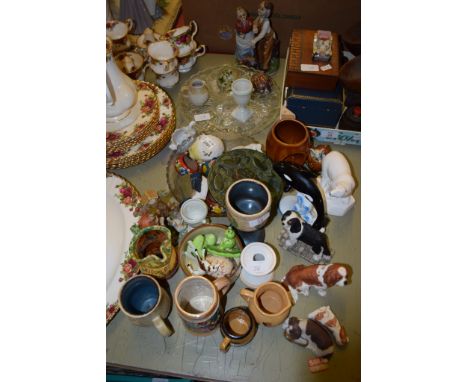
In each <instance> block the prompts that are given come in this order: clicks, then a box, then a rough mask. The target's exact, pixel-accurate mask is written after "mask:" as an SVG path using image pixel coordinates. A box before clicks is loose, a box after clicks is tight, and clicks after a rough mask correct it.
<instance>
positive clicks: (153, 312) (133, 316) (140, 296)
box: [119, 275, 174, 337]
mask: <svg viewBox="0 0 468 382" xmlns="http://www.w3.org/2000/svg"><path fill="white" fill-rule="evenodd" d="M119 305H120V310H121V311H122V312H123V313H124V314H125V315H126V316H127V317H128V318H129V320H130V321H131V322H132V323H133V324H135V325H138V326H152V325H154V327H155V328H156V329H157V330H158V331H159V332H160V333H161V335H163V336H165V337H167V336H170V335H171V334H172V333H173V332H174V331H173V330H172V329H171V328H170V327H169V326H168V325H167V324H166V323H165V322H164V320H165V319H166V318H167V316H168V314H169V311H170V309H171V298H170V297H169V295H168V294H167V292H166V291H165V290H164V289H163V288H161V286H160V285H159V283H158V282H157V281H156V280H155V279H153V278H152V277H150V276H147V275H137V276H134V277H132V278H131V279H129V280H127V281H126V282H125V284H124V285H123V286H122V288H121V289H120V292H119Z"/></svg>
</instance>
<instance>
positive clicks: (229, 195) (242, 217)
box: [225, 178, 271, 232]
mask: <svg viewBox="0 0 468 382" xmlns="http://www.w3.org/2000/svg"><path fill="white" fill-rule="evenodd" d="M225 204H226V210H227V216H228V218H229V220H231V222H232V224H233V225H234V227H235V228H236V229H238V230H240V231H244V232H253V231H256V230H258V229H260V228H262V227H263V226H265V225H266V223H267V221H268V218H269V217H270V210H271V193H270V190H268V187H267V186H265V185H264V184H263V183H262V182H259V181H258V180H256V179H248V178H246V179H240V180H238V181H236V182H234V183H232V184H231V185H230V186H229V188H228V189H227V191H226V197H225Z"/></svg>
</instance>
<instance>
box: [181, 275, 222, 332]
mask: <svg viewBox="0 0 468 382" xmlns="http://www.w3.org/2000/svg"><path fill="white" fill-rule="evenodd" d="M229 286H230V282H229V280H228V279H227V278H226V277H221V278H218V279H215V280H214V281H210V280H208V279H207V278H205V277H202V276H190V277H186V278H185V279H183V280H182V281H181V282H180V283H179V285H177V288H176V290H175V292H174V302H175V306H176V308H177V313H178V314H179V317H180V318H181V319H182V322H183V324H184V326H185V328H186V329H187V330H188V331H189V332H190V333H192V334H193V335H196V336H204V335H208V334H211V332H212V331H213V330H214V329H215V328H216V326H218V324H219V321H220V319H221V316H222V307H221V304H220V294H224V293H225V292H226V291H227V289H228V288H229Z"/></svg>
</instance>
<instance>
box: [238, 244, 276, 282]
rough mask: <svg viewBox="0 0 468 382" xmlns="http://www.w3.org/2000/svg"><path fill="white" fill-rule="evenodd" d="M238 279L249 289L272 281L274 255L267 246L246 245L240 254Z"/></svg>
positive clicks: (274, 262) (271, 249) (274, 263)
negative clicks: (240, 269)
mask: <svg viewBox="0 0 468 382" xmlns="http://www.w3.org/2000/svg"><path fill="white" fill-rule="evenodd" d="M241 264H242V271H241V274H240V279H241V280H242V282H243V283H244V284H245V285H246V286H247V287H249V288H253V289H255V288H257V287H258V286H259V285H260V284H262V283H264V282H267V281H271V280H273V276H274V273H273V270H274V269H275V266H276V254H275V251H274V250H273V248H271V247H270V246H269V245H268V244H265V243H260V242H255V243H250V244H249V245H247V246H246V247H245V248H244V249H243V250H242V253H241Z"/></svg>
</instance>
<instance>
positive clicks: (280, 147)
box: [266, 119, 311, 166]
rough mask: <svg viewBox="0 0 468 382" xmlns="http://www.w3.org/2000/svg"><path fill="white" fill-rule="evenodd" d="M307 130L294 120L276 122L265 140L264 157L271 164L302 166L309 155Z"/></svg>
mask: <svg viewBox="0 0 468 382" xmlns="http://www.w3.org/2000/svg"><path fill="white" fill-rule="evenodd" d="M310 146H311V145H310V136H309V130H308V129H307V127H306V126H304V124H303V123H301V122H299V121H297V120H295V119H285V120H281V121H278V122H276V124H275V125H274V126H273V127H272V128H271V130H270V132H269V133H268V136H267V139H266V155H267V156H268V157H269V158H270V159H271V160H272V161H273V162H281V161H285V162H289V163H293V164H296V165H299V166H302V165H303V164H304V163H305V162H306V160H307V159H308V158H309V155H310Z"/></svg>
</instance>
